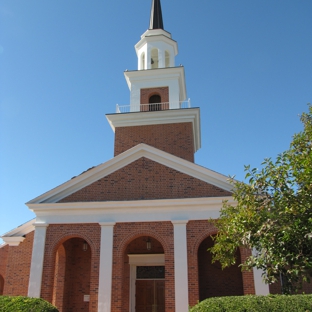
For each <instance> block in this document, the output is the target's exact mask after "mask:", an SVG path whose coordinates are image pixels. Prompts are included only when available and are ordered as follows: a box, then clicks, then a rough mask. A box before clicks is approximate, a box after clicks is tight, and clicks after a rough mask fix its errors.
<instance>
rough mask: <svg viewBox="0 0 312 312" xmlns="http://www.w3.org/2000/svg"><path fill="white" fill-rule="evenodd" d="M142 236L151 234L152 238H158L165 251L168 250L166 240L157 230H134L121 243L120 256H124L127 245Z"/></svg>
mask: <svg viewBox="0 0 312 312" xmlns="http://www.w3.org/2000/svg"><path fill="white" fill-rule="evenodd" d="M142 236H149V237H151V238H154V239H156V240H157V241H158V242H159V243H160V244H161V245H162V247H163V249H164V253H165V254H166V252H167V251H168V246H167V243H166V241H165V240H164V239H163V237H161V236H160V235H159V234H158V233H157V232H155V231H150V230H138V231H135V232H132V233H131V234H130V235H129V236H127V237H125V238H124V239H123V240H122V242H121V243H120V245H119V247H117V248H118V250H119V252H118V257H122V256H123V254H124V252H125V250H126V248H127V246H128V245H129V244H130V243H131V242H132V241H133V240H135V239H137V238H139V237H142Z"/></svg>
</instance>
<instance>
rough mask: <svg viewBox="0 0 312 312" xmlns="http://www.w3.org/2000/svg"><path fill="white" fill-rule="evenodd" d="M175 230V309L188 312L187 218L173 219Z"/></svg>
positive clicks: (179, 311)
mask: <svg viewBox="0 0 312 312" xmlns="http://www.w3.org/2000/svg"><path fill="white" fill-rule="evenodd" d="M171 222H172V224H173V231H174V285H175V310H176V311H178V312H187V311H188V308H189V300H188V266H187V240H186V224H187V222H188V221H186V220H178V221H171Z"/></svg>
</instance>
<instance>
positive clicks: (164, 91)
mask: <svg viewBox="0 0 312 312" xmlns="http://www.w3.org/2000/svg"><path fill="white" fill-rule="evenodd" d="M152 95H159V96H160V98H161V101H160V103H168V102H169V88H168V87H159V88H146V89H141V90H140V103H141V104H148V103H149V98H150V97H151V96H152ZM168 108H169V107H166V109H168ZM163 109H165V107H164V108H163ZM146 110H147V111H148V105H143V106H141V111H146Z"/></svg>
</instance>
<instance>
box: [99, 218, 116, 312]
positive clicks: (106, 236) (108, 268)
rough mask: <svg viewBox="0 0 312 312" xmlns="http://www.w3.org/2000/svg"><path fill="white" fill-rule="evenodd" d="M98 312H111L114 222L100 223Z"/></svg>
mask: <svg viewBox="0 0 312 312" xmlns="http://www.w3.org/2000/svg"><path fill="white" fill-rule="evenodd" d="M99 224H100V226H101V250H100V276H99V295H98V312H111V300H112V299H111V298H112V272H113V235H114V225H115V222H101V223H99Z"/></svg>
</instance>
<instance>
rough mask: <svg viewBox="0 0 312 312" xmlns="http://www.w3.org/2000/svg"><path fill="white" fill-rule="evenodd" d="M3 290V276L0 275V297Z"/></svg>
mask: <svg viewBox="0 0 312 312" xmlns="http://www.w3.org/2000/svg"><path fill="white" fill-rule="evenodd" d="M3 289H4V278H3V276H2V275H1V274H0V296H2V295H3Z"/></svg>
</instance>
